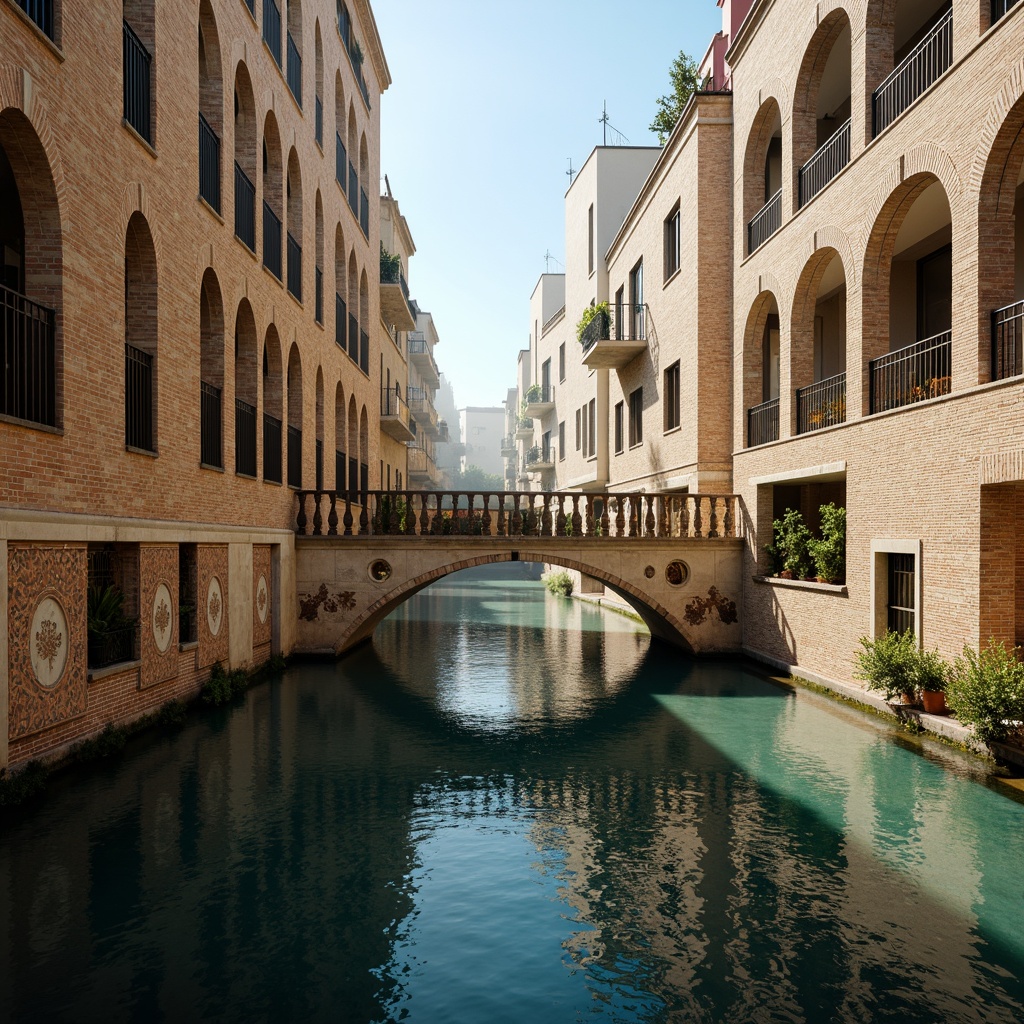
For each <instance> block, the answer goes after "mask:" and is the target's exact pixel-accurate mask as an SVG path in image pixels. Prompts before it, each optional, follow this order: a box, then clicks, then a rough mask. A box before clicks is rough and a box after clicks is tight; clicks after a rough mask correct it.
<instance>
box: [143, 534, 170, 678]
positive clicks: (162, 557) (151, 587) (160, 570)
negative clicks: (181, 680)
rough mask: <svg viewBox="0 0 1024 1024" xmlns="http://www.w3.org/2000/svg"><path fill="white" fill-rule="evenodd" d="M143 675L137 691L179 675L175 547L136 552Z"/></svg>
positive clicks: (156, 546) (149, 546) (154, 546)
mask: <svg viewBox="0 0 1024 1024" xmlns="http://www.w3.org/2000/svg"><path fill="white" fill-rule="evenodd" d="M139 575H140V584H141V599H140V601H139V608H140V616H139V617H140V619H141V621H142V628H141V630H140V631H139V632H140V634H141V637H142V671H141V672H140V673H139V688H140V689H145V688H146V687H147V686H153V685H154V684H156V683H163V682H166V681H167V680H168V679H174V678H176V677H177V675H178V545H177V544H143V545H142V546H141V547H140V549H139Z"/></svg>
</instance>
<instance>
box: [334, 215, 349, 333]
mask: <svg viewBox="0 0 1024 1024" xmlns="http://www.w3.org/2000/svg"><path fill="white" fill-rule="evenodd" d="M347 295H348V284H347V281H346V269H345V236H344V234H342V230H341V225H340V224H338V225H337V226H336V227H335V229H334V341H335V343H336V344H337V345H338V347H339V348H340V349H341V350H342V352H344V351H345V350H346V339H347V337H348V303H347V302H346V301H345V297H346V296H347Z"/></svg>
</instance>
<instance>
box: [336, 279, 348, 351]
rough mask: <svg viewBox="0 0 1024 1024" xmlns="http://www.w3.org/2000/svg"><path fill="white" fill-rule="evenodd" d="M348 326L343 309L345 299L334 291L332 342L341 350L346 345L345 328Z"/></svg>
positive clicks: (344, 348)
mask: <svg viewBox="0 0 1024 1024" xmlns="http://www.w3.org/2000/svg"><path fill="white" fill-rule="evenodd" d="M347 327H348V313H347V312H346V310H345V300H344V299H343V298H342V297H341V296H340V295H339V294H338V293H337V292H335V293H334V342H335V344H336V345H337V346H338V348H340V349H341V350H342V351H343V352H344V351H345V350H346V348H347V347H348V346H347V345H346V328H347Z"/></svg>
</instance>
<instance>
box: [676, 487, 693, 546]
mask: <svg viewBox="0 0 1024 1024" xmlns="http://www.w3.org/2000/svg"><path fill="white" fill-rule="evenodd" d="M677 528H678V530H679V536H680V537H689V536H690V496H689V495H688V494H684V495H683V496H682V498H681V499H680V501H679V522H678V524H677Z"/></svg>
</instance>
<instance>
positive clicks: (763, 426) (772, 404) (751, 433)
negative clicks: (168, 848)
mask: <svg viewBox="0 0 1024 1024" xmlns="http://www.w3.org/2000/svg"><path fill="white" fill-rule="evenodd" d="M778 439H779V400H778V399H777V398H771V399H769V400H768V401H767V402H762V403H761V404H760V405H755V406H754V407H753V408H751V409H748V410H747V447H748V448H755V447H757V445H759V444H768V443H769V442H770V441H778Z"/></svg>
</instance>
